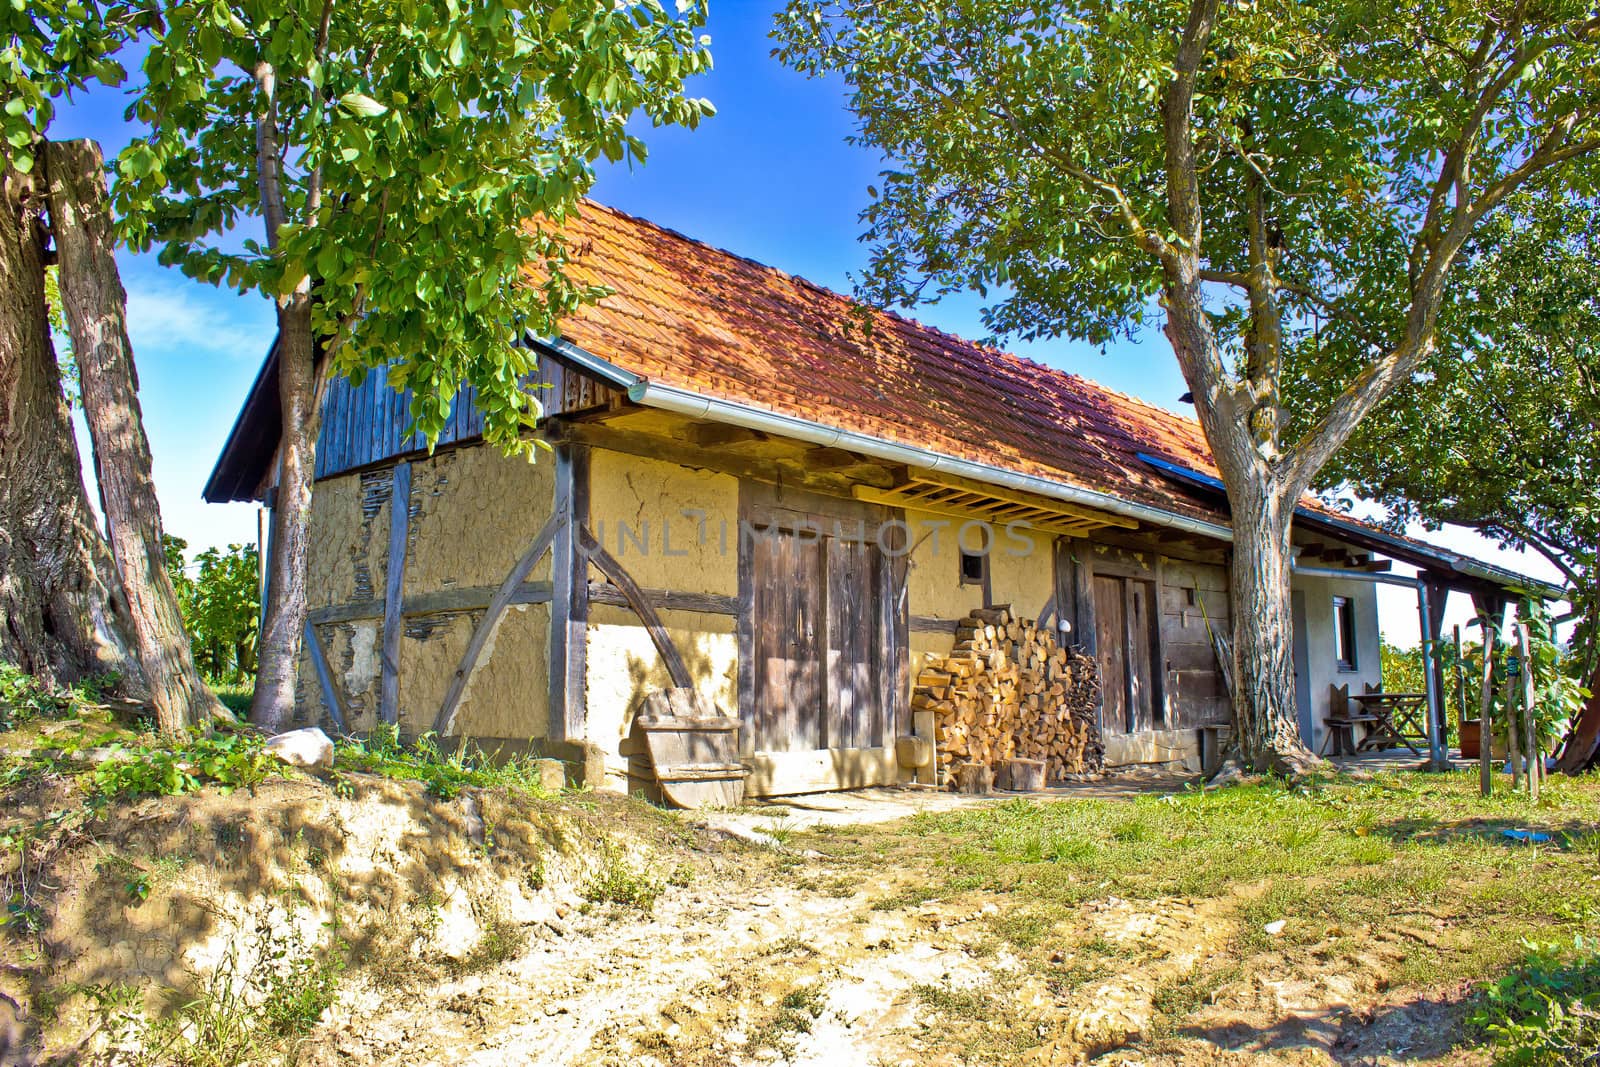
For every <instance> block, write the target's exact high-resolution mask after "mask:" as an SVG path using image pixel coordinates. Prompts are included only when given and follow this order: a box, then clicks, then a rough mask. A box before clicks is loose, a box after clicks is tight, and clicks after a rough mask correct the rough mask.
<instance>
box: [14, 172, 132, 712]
mask: <svg viewBox="0 0 1600 1067" xmlns="http://www.w3.org/2000/svg"><path fill="white" fill-rule="evenodd" d="M43 205H44V198H43V194H42V190H41V188H40V186H39V184H38V182H37V180H36V179H35V178H34V177H33V176H32V175H26V174H22V173H20V172H18V171H15V170H13V169H11V168H10V167H9V166H6V167H5V168H4V169H3V170H0V659H3V660H7V661H10V662H12V663H15V664H16V665H18V666H20V667H21V668H22V669H24V670H26V671H28V672H30V673H32V674H34V675H35V676H36V677H39V678H40V679H42V680H45V681H48V682H53V683H57V684H65V683H69V682H74V681H77V680H79V679H82V678H85V677H88V676H91V675H96V674H106V673H117V674H119V675H120V676H121V679H122V682H121V688H122V690H123V691H124V692H126V693H128V694H129V695H135V696H138V695H142V694H143V692H144V677H143V674H142V673H141V671H140V670H139V666H138V663H137V662H136V661H135V660H133V659H132V658H131V656H130V655H129V647H130V645H129V636H128V635H129V624H128V618H127V613H126V604H125V602H124V601H123V599H122V595H121V590H120V589H119V588H118V583H117V580H116V574H115V571H114V570H113V568H112V566H111V559H110V556H109V554H108V553H107V552H106V547H105V542H104V541H103V540H102V539H101V537H100V534H99V531H98V530H97V529H96V527H95V520H94V513H93V512H92V511H90V510H89V500H88V497H87V495H86V494H85V492H84V486H83V469H82V466H81V464H80V462H79V458H78V445H77V441H76V439H75V438H74V437H73V434H72V422H71V418H70V416H69V414H68V411H67V405H66V400H65V398H64V397H63V395H62V392H61V375H60V369H59V368H58V367H57V365H56V357H55V350H54V348H53V346H52V345H51V343H50V327H49V322H48V317H47V312H46V310H45V295H44V267H45V260H44V246H43V230H42V227H41V226H40V223H39V218H40V215H41V213H42V209H43Z"/></svg>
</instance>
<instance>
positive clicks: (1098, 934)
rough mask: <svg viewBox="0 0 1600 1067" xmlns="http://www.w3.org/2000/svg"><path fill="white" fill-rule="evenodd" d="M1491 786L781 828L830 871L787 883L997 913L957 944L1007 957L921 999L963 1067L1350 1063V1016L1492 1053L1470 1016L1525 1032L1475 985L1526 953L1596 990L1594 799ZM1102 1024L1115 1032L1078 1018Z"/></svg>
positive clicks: (1092, 804) (1565, 783)
mask: <svg viewBox="0 0 1600 1067" xmlns="http://www.w3.org/2000/svg"><path fill="white" fill-rule="evenodd" d="M1506 781H1507V780H1506V779H1502V780H1501V782H1497V787H1498V788H1497V792H1496V794H1495V796H1494V797H1493V798H1492V799H1488V800H1485V799H1483V798H1481V797H1479V796H1478V793H1477V776H1476V774H1475V773H1473V774H1462V773H1456V774H1448V775H1428V774H1420V773H1405V774H1383V775H1379V776H1377V777H1373V778H1370V779H1367V780H1355V779H1351V778H1349V777H1334V778H1329V779H1326V780H1321V781H1316V782H1312V783H1310V784H1303V785H1298V786H1293V787H1291V786H1288V785H1284V784H1273V783H1268V784H1260V785H1246V786H1240V787H1234V788H1228V789H1223V790H1220V791H1216V792H1210V793H1207V792H1200V791H1190V792H1185V793H1180V794H1176V795H1167V796H1145V797H1139V798H1136V799H1131V800H1065V801H1053V802H1043V803H1040V802H1034V801H1029V800H1010V801H1004V802H996V803H992V804H988V805H984V806H979V807H973V808H969V809H964V810H957V811H950V812H944V813H939V814H924V815H918V816H916V817H914V818H911V819H909V820H906V821H904V822H902V823H899V824H896V825H891V826H886V827H870V828H867V827H845V828H840V829H833V830H819V831H815V832H810V833H800V834H797V835H796V836H795V839H794V840H793V841H792V842H791V846H792V847H795V848H799V849H807V850H812V851H813V853H814V854H820V856H821V857H822V858H821V859H820V860H815V861H813V863H811V864H801V863H796V864H795V865H794V867H793V869H792V874H793V875H794V876H796V877H798V878H801V879H807V878H810V879H811V880H813V881H818V880H819V879H820V880H821V882H826V881H827V880H828V879H832V880H834V881H835V882H836V883H838V884H841V885H848V884H852V883H857V882H858V881H859V882H871V883H875V884H877V885H878V886H879V887H880V891H879V893H878V895H877V896H876V898H875V899H874V900H873V902H872V904H871V905H870V910H871V911H873V912H877V913H894V912H897V911H913V912H914V911H916V910H918V909H921V910H923V911H929V912H931V911H933V910H936V908H937V907H939V906H944V905H946V904H948V903H949V902H951V901H956V900H960V899H962V898H966V899H968V900H970V901H973V902H977V901H983V902H986V903H990V904H994V905H996V907H994V908H993V909H992V910H989V911H987V912H986V913H984V914H983V915H982V918H981V920H980V922H979V926H980V928H981V930H982V933H981V935H980V936H978V937H977V938H975V939H973V940H971V941H970V943H969V945H968V948H969V950H970V951H971V952H974V953H977V954H984V953H989V954H992V955H994V956H995V957H997V958H999V957H1003V959H1004V963H1003V965H1001V966H997V967H995V968H993V969H992V971H991V973H992V976H993V979H992V981H990V982H988V983H986V984H985V983H980V984H977V985H972V984H970V983H969V984H968V987H966V988H955V987H948V988H946V987H941V986H939V985H938V984H937V983H935V984H932V985H930V986H929V987H927V988H923V989H920V990H919V995H920V996H921V997H922V999H923V1000H924V1002H925V1004H926V1006H927V1007H928V1009H929V1010H928V1011H927V1012H926V1013H925V1018H926V1020H927V1022H928V1025H930V1026H931V1027H932V1028H933V1031H935V1032H936V1033H938V1032H942V1036H941V1037H940V1038H939V1040H938V1043H939V1044H941V1045H944V1046H945V1047H955V1048H960V1049H963V1050H965V1053H966V1054H969V1055H972V1056H974V1057H976V1060H977V1061H988V1060H990V1059H991V1058H995V1057H1000V1056H1003V1055H1006V1054H1018V1053H1024V1052H1028V1051H1029V1050H1033V1051H1034V1052H1037V1050H1038V1049H1039V1047H1040V1046H1041V1041H1042V1042H1043V1045H1044V1047H1046V1048H1050V1047H1052V1045H1051V1043H1052V1042H1054V1043H1055V1047H1056V1048H1057V1050H1058V1051H1059V1052H1060V1053H1061V1055H1062V1056H1063V1057H1066V1056H1069V1055H1071V1054H1073V1052H1072V1050H1073V1048H1074V1046H1075V1047H1076V1049H1077V1052H1079V1053H1081V1052H1083V1051H1085V1049H1087V1050H1088V1051H1090V1052H1093V1051H1096V1050H1097V1049H1096V1048H1095V1046H1099V1047H1100V1048H1099V1050H1103V1049H1104V1048H1108V1047H1119V1046H1126V1045H1128V1044H1137V1045H1139V1046H1141V1048H1142V1049H1143V1050H1144V1051H1145V1052H1146V1053H1147V1054H1155V1055H1157V1056H1161V1055H1170V1056H1172V1057H1174V1058H1177V1059H1183V1060H1185V1061H1189V1060H1191V1059H1193V1058H1194V1054H1195V1051H1196V1049H1197V1048H1198V1047H1200V1046H1206V1047H1215V1048H1219V1049H1226V1048H1238V1049H1248V1048H1255V1049H1258V1050H1263V1051H1266V1050H1271V1049H1272V1048H1274V1047H1280V1046H1289V1045H1294V1044H1296V1043H1302V1042H1303V1043H1308V1044H1310V1045H1312V1046H1317V1045H1326V1046H1327V1047H1329V1048H1330V1049H1335V1048H1337V1047H1341V1046H1339V1042H1340V1041H1343V1042H1344V1045H1343V1046H1342V1047H1344V1048H1346V1049H1349V1048H1350V1047H1351V1046H1352V1043H1354V1044H1356V1045H1359V1041H1360V1035H1359V1034H1358V1033H1355V1032H1354V1030H1353V1029H1352V1027H1351V1026H1350V1020H1351V1019H1352V1018H1361V1017H1365V1019H1366V1025H1372V1024H1373V1023H1376V1024H1380V1026H1381V1024H1384V1023H1388V1022H1393V1023H1397V1024H1398V1022H1407V1023H1412V1024H1415V1025H1412V1026H1411V1029H1412V1030H1422V1031H1424V1032H1422V1033H1414V1034H1412V1035H1411V1040H1414V1041H1416V1042H1417V1046H1416V1051H1417V1052H1418V1053H1419V1055H1420V1054H1422V1053H1427V1054H1428V1055H1431V1056H1454V1055H1459V1054H1461V1052H1462V1050H1461V1048H1454V1051H1452V1048H1453V1047H1454V1046H1457V1045H1463V1044H1464V1045H1465V1046H1470V1045H1477V1044H1482V1043H1483V1041H1484V1040H1486V1035H1485V1034H1484V1032H1483V1031H1482V1028H1481V1027H1476V1026H1473V1025H1470V1024H1469V1023H1468V1021H1467V1019H1468V1016H1469V1015H1471V1014H1473V1013H1474V1012H1475V1011H1484V1012H1486V1013H1487V1014H1485V1015H1484V1019H1485V1020H1491V1019H1499V1021H1501V1022H1506V1021H1511V1022H1514V1021H1515V1019H1516V1018H1519V1017H1521V1016H1522V1015H1525V1014H1526V1011H1525V1010H1524V1009H1522V1008H1518V1007H1517V1006H1516V1005H1512V1006H1510V1007H1508V1008H1506V1009H1505V1010H1504V1011H1502V1012H1500V1015H1499V1016H1497V1015H1495V1012H1494V1008H1493V1005H1492V1004H1491V1003H1490V1002H1489V1000H1488V999H1486V998H1485V997H1484V996H1483V994H1482V993H1481V992H1479V987H1480V986H1481V985H1482V983H1483V982H1485V981H1487V980H1491V979H1495V978H1498V977H1500V976H1502V975H1505V974H1507V973H1509V972H1512V971H1513V970H1514V969H1515V968H1517V967H1519V966H1521V965H1523V964H1524V963H1525V962H1527V961H1528V960H1529V958H1530V953H1532V954H1533V955H1534V956H1535V957H1537V955H1538V954H1537V953H1536V952H1534V951H1533V950H1531V949H1530V945H1532V944H1546V945H1554V946H1557V948H1556V949H1554V950H1551V952H1550V953H1546V956H1548V957H1549V958H1547V959H1545V970H1547V971H1548V970H1555V971H1560V972H1561V974H1560V975H1558V976H1557V977H1558V979H1559V980H1560V981H1569V980H1570V981H1569V984H1571V983H1575V984H1576V985H1577V986H1578V987H1579V989H1578V993H1577V995H1580V996H1582V995H1591V996H1600V965H1595V964H1594V962H1593V961H1594V960H1595V955H1594V953H1595V946H1596V941H1595V940H1593V939H1594V938H1595V937H1597V935H1600V781H1597V780H1594V779H1592V778H1591V779H1586V780H1576V781H1575V780H1571V779H1559V780H1555V781H1552V782H1550V783H1549V785H1548V786H1547V788H1546V790H1545V793H1544V795H1543V796H1542V797H1541V799H1540V801H1539V803H1538V804H1537V805H1531V804H1529V802H1528V801H1527V800H1526V799H1525V798H1524V797H1523V796H1522V795H1521V794H1513V793H1512V792H1511V791H1510V790H1509V788H1508V787H1507V786H1506V785H1505V784H1503V783H1505V782H1506ZM1508 829H1532V830H1536V831H1539V832H1541V833H1544V834H1547V835H1549V840H1548V841H1547V842H1544V843H1540V844H1536V845H1531V846H1530V845H1528V844H1522V843H1517V842H1515V841H1513V840H1512V839H1510V838H1508V837H1507V836H1506V835H1505V834H1504V831H1505V830H1508ZM824 870H825V871H826V872H827V873H826V875H825V876H824V875H822V874H821V873H820V872H821V871H824ZM819 884H820V883H819ZM1585 937H1587V938H1589V939H1591V940H1588V941H1583V940H1582V939H1583V938H1585ZM1575 938H1577V939H1579V940H1578V941H1577V942H1575V940H1574V939H1575ZM1552 953H1553V955H1552ZM1562 968H1567V970H1566V971H1563V970H1562ZM1585 968H1587V970H1585ZM1569 971H1570V973H1568V972H1569ZM1574 975H1575V976H1576V977H1574ZM1563 976H1564V977H1563ZM1540 980H1541V979H1538V978H1537V977H1535V979H1534V981H1535V983H1537V982H1538V981H1540ZM1041 982H1042V984H1043V987H1044V988H1043V994H1042V996H1041V995H1035V994H1036V993H1037V991H1035V994H1030V991H1029V987H1030V986H1031V985H1037V984H1039V983H1041ZM1515 984H1516V983H1511V984H1510V985H1515ZM1513 992H1515V990H1513ZM1536 999H1537V998H1535V1000H1536ZM1124 1002H1126V1003H1124ZM1107 1004H1110V1005H1111V1007H1110V1008H1106V1007H1105V1006H1106V1005H1107ZM1091 1005H1097V1006H1098V1007H1094V1008H1091ZM1118 1005H1120V1007H1119V1006H1118ZM1096 1010H1106V1011H1110V1012H1111V1013H1112V1014H1113V1015H1114V1016H1115V1015H1117V1014H1118V1012H1120V1013H1121V1014H1120V1016H1118V1017H1116V1018H1111V1019H1100V1020H1099V1021H1098V1023H1097V1022H1096V1021H1095V1020H1094V1019H1090V1021H1089V1022H1088V1023H1085V1022H1084V1019H1085V1017H1086V1012H1087V1013H1088V1015H1093V1014H1094V1011H1096ZM1385 1013H1389V1014H1390V1015H1393V1016H1395V1017H1394V1018H1392V1019H1391V1018H1386V1016H1385ZM1407 1013H1409V1014H1407ZM1519 1013H1520V1014H1519ZM1402 1016H1404V1018H1401V1017H1402ZM1414 1016H1418V1017H1414ZM1500 1016H1506V1018H1500ZM1591 1023H1592V1020H1591ZM1097 1025H1098V1026H1099V1032H1097V1031H1096V1026H1097ZM1586 1025H1587V1024H1586ZM1589 1033H1590V1035H1591V1036H1593V1035H1595V1034H1596V1033H1597V1031H1596V1030H1593V1029H1591V1030H1590V1031H1589ZM1513 1036H1515V1035H1513ZM1391 1051H1392V1050H1391ZM1423 1058H1427V1056H1423ZM1052 1062H1053V1061H1052ZM1061 1062H1070V1060H1069V1059H1066V1058H1063V1059H1062V1060H1061ZM1544 1062H1567V1061H1565V1060H1562V1059H1560V1058H1556V1059H1549V1060H1545V1061H1544ZM1573 1062H1575V1061H1573Z"/></svg>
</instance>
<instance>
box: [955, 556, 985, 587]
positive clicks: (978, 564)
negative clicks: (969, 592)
mask: <svg viewBox="0 0 1600 1067" xmlns="http://www.w3.org/2000/svg"><path fill="white" fill-rule="evenodd" d="M988 569H989V557H988V556H985V555H983V554H981V553H978V552H967V551H964V550H963V551H962V553H961V584H962V585H982V584H983V578H984V575H985V574H987V573H988Z"/></svg>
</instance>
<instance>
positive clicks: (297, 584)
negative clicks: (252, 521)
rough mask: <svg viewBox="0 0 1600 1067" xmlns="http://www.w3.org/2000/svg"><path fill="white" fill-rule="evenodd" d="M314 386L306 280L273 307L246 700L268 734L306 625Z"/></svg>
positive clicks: (276, 724)
mask: <svg viewBox="0 0 1600 1067" xmlns="http://www.w3.org/2000/svg"><path fill="white" fill-rule="evenodd" d="M316 392H317V389H316V345H315V340H314V338H313V336H312V332H311V288H310V283H309V282H307V283H304V284H302V285H301V286H300V288H298V289H296V290H295V291H294V292H293V293H292V294H290V295H289V296H288V297H287V298H286V299H285V300H284V301H282V302H281V303H280V304H279V306H278V399H279V402H280V404H281V406H282V408H283V434H282V436H281V437H280V438H279V444H278V484H277V502H276V504H275V505H274V507H273V509H272V522H273V528H272V546H273V547H272V559H271V561H270V562H271V573H270V574H269V575H268V577H267V612H266V625H265V626H264V627H263V628H262V632H261V640H260V641H259V642H258V645H257V649H256V656H257V660H258V662H259V664H260V667H259V670H258V671H257V674H256V692H255V699H254V701H253V702H252V703H251V706H250V719H251V721H252V722H254V723H255V724H256V725H258V726H260V727H261V728H262V729H263V730H267V731H269V732H277V731H281V730H282V729H284V727H286V726H287V725H288V724H289V721H290V719H291V717H292V716H293V713H294V705H295V671H296V668H297V667H298V665H299V661H300V644H301V635H302V634H303V633H304V631H305V624H306V560H307V555H308V550H309V545H310V541H309V533H310V530H309V527H310V523H311V480H312V475H313V472H314V468H315V466H316V447H317V443H316V442H317V423H318V418H317V411H316Z"/></svg>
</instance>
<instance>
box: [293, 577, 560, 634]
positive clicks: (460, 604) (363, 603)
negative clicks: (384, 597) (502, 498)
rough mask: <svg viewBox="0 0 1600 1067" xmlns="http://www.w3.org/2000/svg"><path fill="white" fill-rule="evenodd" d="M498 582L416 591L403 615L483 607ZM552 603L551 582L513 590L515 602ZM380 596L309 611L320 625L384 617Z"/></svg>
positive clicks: (407, 600)
mask: <svg viewBox="0 0 1600 1067" xmlns="http://www.w3.org/2000/svg"><path fill="white" fill-rule="evenodd" d="M497 588H498V587H497V586H493V585H463V586H457V587H455V588H453V589H434V590H430V591H429V592H426V593H413V594H412V595H411V596H408V597H406V598H405V599H404V600H403V601H402V602H401V607H400V614H401V617H403V618H407V619H413V618H418V617H421V616H424V615H440V614H443V613H445V612H451V611H482V610H483V609H484V608H486V607H488V606H489V601H491V600H493V599H494V594H495V590H496V589H497ZM548 603H550V583H549V582H548V581H543V582H522V583H521V584H519V585H518V586H517V588H516V589H515V590H513V591H512V594H511V600H510V604H511V605H512V606H518V605H526V604H548ZM384 607H385V605H384V602H383V601H381V600H354V601H351V602H349V603H347V604H334V605H331V606H329V607H325V608H317V609H316V610H314V611H312V612H311V613H310V614H309V616H308V617H309V618H310V619H311V621H313V622H315V623H316V624H317V625H318V626H325V625H330V624H337V623H346V622H361V621H364V620H367V619H381V618H383V614H384Z"/></svg>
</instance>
